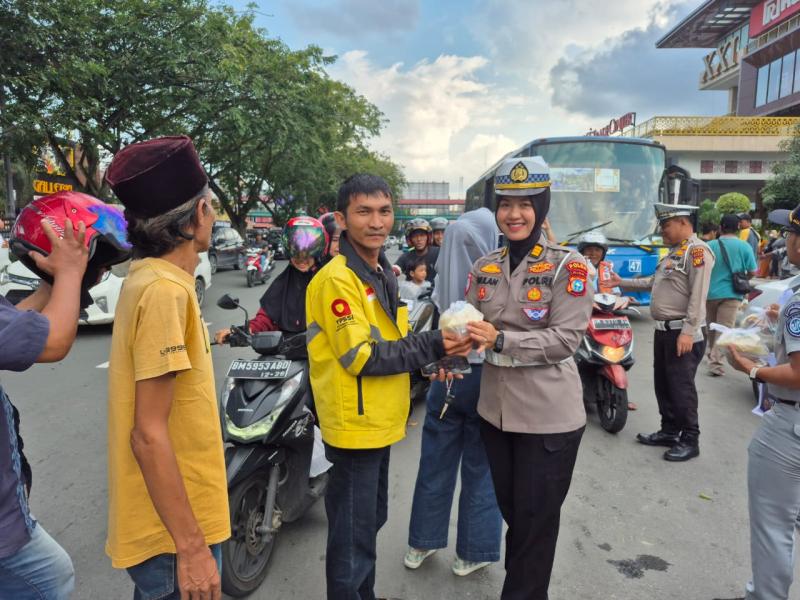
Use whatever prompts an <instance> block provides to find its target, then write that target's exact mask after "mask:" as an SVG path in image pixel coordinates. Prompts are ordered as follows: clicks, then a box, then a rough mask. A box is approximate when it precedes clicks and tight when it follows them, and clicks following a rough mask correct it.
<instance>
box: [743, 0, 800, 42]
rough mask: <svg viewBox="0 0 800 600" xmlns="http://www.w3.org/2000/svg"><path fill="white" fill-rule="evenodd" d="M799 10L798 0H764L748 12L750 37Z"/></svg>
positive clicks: (799, 0) (770, 27)
mask: <svg viewBox="0 0 800 600" xmlns="http://www.w3.org/2000/svg"><path fill="white" fill-rule="evenodd" d="M799 12H800V0H766V1H765V2H762V3H761V4H759V5H758V6H756V7H755V8H754V9H753V12H751V13H750V37H751V38H754V37H757V36H759V35H761V34H762V33H764V32H765V31H767V30H768V29H772V28H773V27H774V26H775V25H777V24H779V23H783V22H784V21H785V20H786V19H788V18H789V17H791V16H792V15H795V14H797V13H799Z"/></svg>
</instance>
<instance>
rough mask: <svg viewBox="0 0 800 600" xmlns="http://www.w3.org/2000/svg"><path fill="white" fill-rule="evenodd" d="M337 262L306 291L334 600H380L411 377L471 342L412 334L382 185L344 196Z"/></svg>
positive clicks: (349, 185) (364, 179)
mask: <svg viewBox="0 0 800 600" xmlns="http://www.w3.org/2000/svg"><path fill="white" fill-rule="evenodd" d="M336 219H337V222H338V224H339V225H340V227H341V228H342V229H343V230H344V231H343V232H342V234H341V238H340V240H339V253H340V254H339V256H337V257H336V258H334V259H333V260H331V261H330V262H329V263H328V264H327V265H325V267H323V268H322V269H321V270H320V271H319V273H317V274H316V275H315V276H314V279H312V280H311V283H310V284H309V286H308V289H307V291H306V319H307V321H308V332H307V339H308V354H309V361H310V370H311V386H312V388H313V391H314V399H315V403H316V407H317V412H318V414H319V421H320V427H321V429H322V437H323V439H324V441H325V452H326V455H327V457H328V460H330V461H331V462H332V463H333V468H332V469H331V471H330V477H331V479H330V482H329V484H328V490H327V492H326V496H325V510H326V512H327V515H328V544H327V557H326V579H327V593H328V599H329V600H374V599H375V593H374V591H373V588H374V585H375V557H376V543H377V535H378V530H379V529H380V528H381V527H382V526H383V524H384V523H385V522H386V518H387V514H388V485H389V448H390V446H391V445H392V444H394V443H395V442H397V441H399V440H401V439H402V438H403V437H404V436H405V422H406V418H407V416H408V406H409V402H410V398H409V386H410V380H409V372H410V371H413V370H415V369H419V368H421V367H422V366H424V365H426V364H428V363H431V362H433V361H436V360H438V359H440V358H442V357H443V356H445V355H446V354H461V355H466V354H467V353H468V352H469V350H470V347H471V342H470V341H469V338H457V337H455V336H451V335H449V334H444V335H443V334H442V332H440V331H428V332H424V333H420V334H412V335H408V309H407V307H406V306H404V305H401V303H400V300H399V296H398V285H397V280H396V279H395V276H394V274H393V272H392V267H391V264H390V263H389V262H388V261H387V260H386V257H385V256H384V254H383V244H384V241H385V240H386V237H387V236H388V234H389V232H390V231H391V230H392V226H393V225H394V212H393V209H392V196H391V191H390V190H389V186H388V185H387V184H386V182H385V181H384V180H383V179H382V178H380V177H377V176H374V175H367V174H359V175H354V176H353V177H351V178H349V179H348V180H347V181H345V182H344V184H343V185H342V187H341V188H340V189H339V196H338V200H337V212H336Z"/></svg>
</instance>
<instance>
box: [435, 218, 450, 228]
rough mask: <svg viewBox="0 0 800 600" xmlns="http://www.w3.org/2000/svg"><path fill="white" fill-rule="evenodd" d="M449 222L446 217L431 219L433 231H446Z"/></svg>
mask: <svg viewBox="0 0 800 600" xmlns="http://www.w3.org/2000/svg"><path fill="white" fill-rule="evenodd" d="M448 223H449V221H448V220H447V219H445V218H444V217H436V218H434V219H431V230H432V231H444V230H445V229H447V225H448Z"/></svg>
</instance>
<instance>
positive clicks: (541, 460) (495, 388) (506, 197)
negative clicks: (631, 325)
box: [466, 156, 594, 600]
mask: <svg viewBox="0 0 800 600" xmlns="http://www.w3.org/2000/svg"><path fill="white" fill-rule="evenodd" d="M494 189H495V201H496V212H495V219H496V220H497V224H498V226H499V228H500V230H501V231H502V232H503V234H504V235H505V239H506V241H507V245H506V246H505V247H503V248H502V249H500V250H496V251H494V252H492V253H490V254H488V255H486V256H484V257H483V258H480V259H478V260H477V261H476V262H475V264H474V265H473V267H472V272H471V273H470V280H469V283H468V291H467V296H466V299H467V301H468V302H470V303H471V304H473V305H474V306H475V307H476V308H477V309H478V310H480V311H481V312H482V313H483V315H484V318H485V320H484V321H481V322H476V323H470V324H469V325H468V328H469V331H470V335H471V336H472V339H473V340H474V341H475V342H477V343H478V344H480V345H481V346H482V347H483V348H485V349H486V362H485V364H484V367H483V369H484V370H483V375H482V379H481V394H480V401H479V403H478V413H479V415H480V416H481V418H482V422H481V436H482V438H483V441H484V445H485V447H486V454H487V456H488V457H489V464H490V467H491V471H492V479H493V481H494V486H495V493H496V495H497V502H498V505H499V506H500V511H501V513H502V514H503V519H504V520H505V521H506V523H507V524H508V535H507V537H506V562H505V565H506V579H505V583H504V585H503V592H502V596H501V598H503V599H506V600H511V599H514V600H516V599H522V598H524V599H526V600H527V599H530V600H546V598H547V589H548V587H549V585H550V574H551V572H552V568H553V559H554V557H555V549H556V541H557V539H558V529H559V520H560V515H561V505H562V503H563V502H564V499H565V498H566V496H567V491H568V490H569V486H570V483H571V481H572V470H573V468H574V466H575V460H576V458H577V455H578V446H579V445H580V441H581V437H582V435H583V430H584V428H585V424H586V413H585V412H584V408H583V388H582V386H581V381H580V377H579V375H578V370H577V367H576V366H575V361H574V360H573V358H572V357H573V355H574V354H575V351H576V350H577V348H578V345H579V344H580V342H581V340H582V338H583V334H584V332H585V331H586V328H587V326H588V323H589V314H590V312H591V309H592V297H593V295H594V292H593V290H592V289H591V287H590V286H588V285H587V273H588V268H587V264H586V260H585V259H584V258H583V257H582V256H581V255H580V254H578V253H576V252H574V251H572V250H570V249H569V248H565V247H562V246H559V245H557V244H554V243H551V242H549V241H548V239H547V236H545V235H544V232H543V230H542V226H543V224H544V220H545V217H546V216H547V212H548V209H549V207H550V170H549V168H548V166H547V164H546V163H545V161H544V159H542V158H541V157H539V156H536V157H526V158H511V159H507V160H505V161H503V162H502V163H501V164H500V166H499V167H498V169H497V172H496V174H495V185H494Z"/></svg>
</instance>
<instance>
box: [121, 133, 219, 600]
mask: <svg viewBox="0 0 800 600" xmlns="http://www.w3.org/2000/svg"><path fill="white" fill-rule="evenodd" d="M106 178H107V180H108V182H109V183H110V185H111V188H112V189H113V190H114V193H115V194H116V195H117V197H119V199H120V200H121V201H122V203H123V204H124V205H125V207H126V211H125V216H126V218H127V219H128V237H129V240H130V242H131V243H132V244H133V253H134V259H135V260H134V261H133V263H132V265H131V268H130V272H129V274H128V277H127V278H126V280H125V284H124V285H123V288H122V293H121V295H120V299H119V302H118V304H117V308H116V315H115V323H114V333H113V336H112V341H111V358H110V364H109V380H110V382H109V406H108V445H109V453H108V468H109V511H108V540H107V543H106V552H107V553H108V554H109V556H110V557H111V561H112V564H113V565H114V567H117V568H125V569H127V570H128V574H129V575H130V577H131V579H132V580H133V582H134V584H135V586H136V591H135V597H137V598H156V597H157V598H167V599H175V600H178V599H179V598H183V597H185V598H201V597H202V598H204V599H205V598H209V599H218V598H220V596H221V590H220V568H221V567H220V561H221V551H220V550H221V548H220V544H221V543H222V542H223V541H225V540H226V539H227V538H228V537H230V521H229V513H228V493H227V480H226V476H225V459H224V453H223V446H222V433H221V430H220V422H219V416H218V412H217V401H216V393H215V385H214V371H213V368H212V364H211V352H210V350H211V348H210V345H209V338H208V332H207V330H206V327H205V324H204V323H203V320H202V318H201V316H200V307H199V306H198V304H197V297H196V296H195V290H194V270H195V268H196V266H197V264H198V262H199V257H198V252H202V251H205V250H207V249H208V246H209V244H210V241H211V228H212V225H213V223H214V218H215V214H214V210H213V208H212V207H211V202H210V197H209V192H208V185H207V179H206V175H205V172H204V171H203V168H202V166H201V165H200V161H199V159H198V158H197V153H196V151H195V149H194V147H193V145H192V143H191V140H190V139H189V138H187V137H169V138H159V139H155V140H150V141H147V142H142V143H139V144H133V145H130V146H127V147H126V148H124V149H123V150H121V151H120V152H119V153H117V155H116V156H115V157H114V160H113V162H112V163H111V166H110V167H109V169H108V173H107V175H106Z"/></svg>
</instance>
